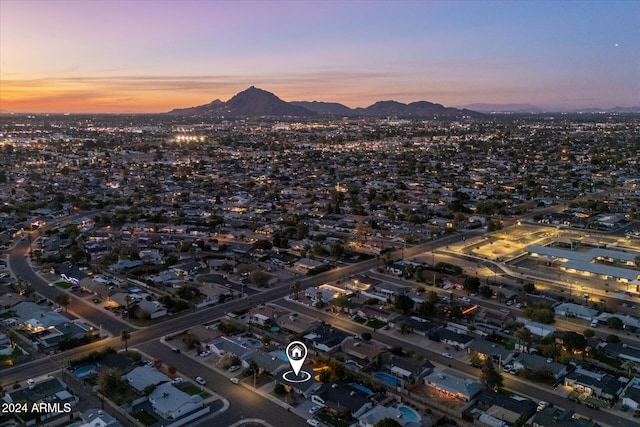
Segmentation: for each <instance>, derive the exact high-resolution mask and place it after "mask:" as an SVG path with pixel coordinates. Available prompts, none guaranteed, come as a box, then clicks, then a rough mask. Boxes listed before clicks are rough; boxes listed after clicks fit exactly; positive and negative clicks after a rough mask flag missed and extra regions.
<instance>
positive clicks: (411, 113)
mask: <svg viewBox="0 0 640 427" xmlns="http://www.w3.org/2000/svg"><path fill="white" fill-rule="evenodd" d="M169 114H181V115H203V114H204V115H218V116H230V117H251V116H278V117H283V116H293V117H313V116H317V115H339V116H369V117H405V118H433V117H434V116H437V117H446V118H461V117H480V116H482V114H480V113H477V112H475V111H470V110H459V109H457V108H447V107H444V106H442V105H440V104H434V103H432V102H427V101H418V102H412V103H411V104H403V103H401V102H397V101H379V102H376V103H375V104H373V105H370V106H369V107H366V108H355V109H352V108H349V107H347V106H345V105H342V104H338V103H335V102H318V101H313V102H306V101H296V102H285V101H283V100H282V99H280V98H278V97H277V96H276V95H274V94H273V93H271V92H267V91H266V90H262V89H258V88H256V87H254V86H251V87H250V88H248V89H246V90H244V91H242V92H240V93H238V94H237V95H235V96H234V97H233V98H231V99H230V100H228V101H226V102H222V101H220V100H219V99H216V100H215V101H213V102H211V103H209V104H205V105H199V106H196V107H190V108H179V109H174V110H171V111H170V112H169Z"/></svg>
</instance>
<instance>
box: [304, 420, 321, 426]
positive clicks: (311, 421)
mask: <svg viewBox="0 0 640 427" xmlns="http://www.w3.org/2000/svg"><path fill="white" fill-rule="evenodd" d="M307 424H309V425H310V426H313V427H320V421H318V420H316V419H313V418H309V419H308V420H307Z"/></svg>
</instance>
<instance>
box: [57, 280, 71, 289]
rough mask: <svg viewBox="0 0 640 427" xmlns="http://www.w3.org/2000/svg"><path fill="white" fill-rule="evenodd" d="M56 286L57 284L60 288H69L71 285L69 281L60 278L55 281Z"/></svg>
mask: <svg viewBox="0 0 640 427" xmlns="http://www.w3.org/2000/svg"><path fill="white" fill-rule="evenodd" d="M56 286H59V287H61V288H62V289H69V288H70V287H71V283H69V282H65V281H63V280H61V281H59V282H56Z"/></svg>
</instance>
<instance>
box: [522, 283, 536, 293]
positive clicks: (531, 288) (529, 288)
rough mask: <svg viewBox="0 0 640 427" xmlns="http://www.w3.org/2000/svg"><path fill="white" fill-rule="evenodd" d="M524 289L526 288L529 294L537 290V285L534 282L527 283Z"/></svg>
mask: <svg viewBox="0 0 640 427" xmlns="http://www.w3.org/2000/svg"><path fill="white" fill-rule="evenodd" d="M522 290H524V291H525V292H526V293H528V294H532V293H534V292H535V291H536V285H535V283H533V282H529V283H525V284H524V286H523V287H522Z"/></svg>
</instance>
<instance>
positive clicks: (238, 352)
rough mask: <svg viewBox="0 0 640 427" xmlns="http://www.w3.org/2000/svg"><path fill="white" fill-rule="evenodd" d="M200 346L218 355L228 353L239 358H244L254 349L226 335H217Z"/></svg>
mask: <svg viewBox="0 0 640 427" xmlns="http://www.w3.org/2000/svg"><path fill="white" fill-rule="evenodd" d="M202 347H203V348H205V349H207V350H209V351H211V352H212V353H215V354H217V355H218V356H224V355H225V354H230V355H234V356H236V357H238V358H239V359H240V360H244V359H246V358H247V357H248V355H249V354H250V353H252V352H253V351H254V349H253V348H249V347H247V346H246V345H244V343H242V342H241V341H238V340H235V339H233V338H229V337H226V336H221V337H218V338H216V339H214V340H213V341H211V342H208V343H206V344H203V345H202Z"/></svg>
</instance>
